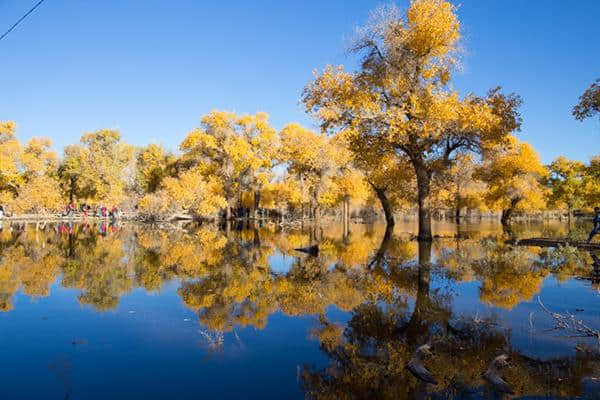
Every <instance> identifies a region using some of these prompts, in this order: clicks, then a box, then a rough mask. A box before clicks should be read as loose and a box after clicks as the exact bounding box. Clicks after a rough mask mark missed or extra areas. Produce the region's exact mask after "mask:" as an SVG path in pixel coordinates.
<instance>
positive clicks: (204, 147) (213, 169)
mask: <svg viewBox="0 0 600 400" xmlns="http://www.w3.org/2000/svg"><path fill="white" fill-rule="evenodd" d="M277 148H278V137H277V134H276V132H275V130H273V128H271V126H270V125H269V123H268V115H267V114H265V113H257V114H256V115H242V116H237V115H236V114H234V113H231V112H226V111H216V110H215V111H212V112H210V113H208V114H206V115H205V116H203V117H202V126H201V127H200V128H198V129H195V130H193V131H192V132H190V133H189V134H188V135H187V137H186V138H185V139H184V141H183V142H182V143H181V145H180V149H181V150H182V151H183V156H182V163H183V164H184V165H191V166H199V167H201V169H202V171H204V172H205V174H206V175H207V176H209V175H210V176H214V177H215V178H217V179H219V181H220V182H221V184H222V185H223V196H224V198H225V201H226V203H227V206H226V207H225V211H226V212H225V217H226V218H227V219H229V218H230V217H231V208H232V207H233V206H234V205H235V201H236V200H237V201H238V202H241V200H242V199H241V192H242V190H243V189H245V188H246V189H250V190H252V191H253V192H254V193H255V205H256V206H258V203H259V197H258V193H260V190H261V189H262V187H263V186H264V185H265V184H266V183H267V182H268V180H269V177H270V169H271V167H272V163H273V159H274V155H275V154H276V151H277Z"/></svg>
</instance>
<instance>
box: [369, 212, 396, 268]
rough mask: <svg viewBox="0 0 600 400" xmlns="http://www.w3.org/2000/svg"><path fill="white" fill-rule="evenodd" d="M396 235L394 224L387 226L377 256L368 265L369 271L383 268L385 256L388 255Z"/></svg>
mask: <svg viewBox="0 0 600 400" xmlns="http://www.w3.org/2000/svg"><path fill="white" fill-rule="evenodd" d="M393 233H394V223H393V222H392V223H391V224H387V225H386V226H385V233H384V234H383V238H382V239H381V244H380V245H379V249H378V250H377V253H375V256H373V260H371V262H370V263H369V265H368V268H369V269H377V268H381V267H382V266H383V261H384V260H385V254H386V253H387V251H388V249H389V248H390V245H391V243H392V235H393Z"/></svg>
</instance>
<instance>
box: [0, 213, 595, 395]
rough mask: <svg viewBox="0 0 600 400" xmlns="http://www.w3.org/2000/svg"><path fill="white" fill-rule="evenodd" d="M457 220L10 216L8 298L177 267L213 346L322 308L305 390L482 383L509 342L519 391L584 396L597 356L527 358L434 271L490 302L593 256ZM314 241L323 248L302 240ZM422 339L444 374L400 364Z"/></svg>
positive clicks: (114, 284) (127, 285)
mask: <svg viewBox="0 0 600 400" xmlns="http://www.w3.org/2000/svg"><path fill="white" fill-rule="evenodd" d="M248 228H249V229H248ZM454 229H455V228H454V227H451V229H450V230H449V232H451V234H452V235H454V233H452V232H454ZM461 229H463V230H462V231H461V232H459V235H456V236H458V237H460V239H459V238H456V239H438V240H436V241H435V242H434V243H433V244H432V243H427V242H420V243H417V242H415V241H411V240H410V236H406V235H405V239H402V235H394V233H393V232H392V231H391V230H389V229H388V230H384V228H383V227H381V226H364V225H357V226H354V227H353V228H352V232H350V233H349V232H348V230H347V229H343V228H342V227H339V228H338V227H326V228H324V229H323V230H320V231H319V232H317V233H315V232H314V230H312V229H307V230H306V231H302V230H297V231H289V232H281V231H277V230H276V229H274V228H259V227H258V226H249V227H244V229H242V230H237V229H233V230H232V229H219V228H218V227H212V226H192V225H190V226H186V227H181V226H180V227H171V229H148V226H137V225H127V226H125V227H119V226H111V225H106V224H104V225H103V224H102V223H101V224H99V225H88V224H80V225H73V226H71V225H66V224H59V225H46V226H37V227H36V226H35V225H30V226H26V227H24V226H21V225H7V224H5V225H4V226H3V229H2V230H1V231H0V310H2V311H10V310H12V309H13V298H14V296H15V294H16V293H17V291H19V290H20V289H21V290H22V291H23V292H24V293H25V294H26V295H28V296H30V297H44V296H48V295H50V287H51V286H52V284H53V283H54V282H56V280H57V279H58V278H59V277H61V278H60V279H61V280H60V284H61V285H62V286H64V287H68V288H74V289H77V290H79V295H78V299H79V301H80V303H81V304H86V305H90V306H92V307H94V308H95V309H97V310H100V311H104V310H111V309H115V308H116V307H117V305H118V304H119V301H120V298H121V296H123V295H124V294H126V293H128V292H130V291H131V290H132V289H133V288H136V287H141V288H144V289H145V290H147V291H149V292H158V291H160V290H161V289H162V288H163V286H164V285H165V283H167V282H170V281H174V280H175V281H178V282H179V289H178V294H179V296H180V297H181V299H182V301H183V303H184V304H185V305H186V306H187V307H189V308H191V309H193V310H195V311H196V312H197V314H198V318H199V322H200V324H201V325H202V327H203V330H202V331H203V332H205V334H206V335H208V337H211V338H218V340H216V341H215V343H216V342H219V346H222V345H223V335H224V333H227V332H232V331H234V329H235V328H236V327H244V326H253V327H256V328H259V329H261V328H264V327H265V326H266V325H267V322H268V318H269V316H270V315H271V314H273V313H274V312H276V311H279V310H280V311H282V312H283V313H285V314H287V315H290V316H296V315H306V314H315V315H319V316H320V317H319V324H318V327H317V328H315V330H314V332H313V336H314V337H315V338H316V339H317V340H318V342H319V344H320V348H321V350H322V351H323V352H324V353H325V354H326V355H327V356H328V358H329V360H330V363H329V365H328V366H327V367H326V368H323V369H318V368H317V369H315V368H311V367H308V366H307V367H305V368H304V369H303V370H302V371H301V384H302V387H303V389H304V390H305V393H306V396H307V397H309V398H317V399H329V398H331V399H355V398H356V399H360V398H383V399H386V398H390V399H391V398H394V399H404V398H406V399H412V398H415V397H419V396H428V395H432V396H434V398H447V397H449V396H450V397H452V396H454V397H458V398H460V397H461V396H462V397H463V398H469V396H471V397H473V396H474V397H481V396H486V395H487V394H489V393H487V392H486V390H489V389H488V388H486V387H485V386H484V384H483V380H482V378H481V375H482V373H483V372H484V371H485V370H486V368H487V366H488V364H489V362H490V361H491V360H492V359H493V358H494V356H496V355H498V354H500V352H503V351H506V352H508V353H509V355H510V356H511V359H512V361H511V363H510V366H509V367H507V368H505V369H504V370H503V373H504V374H505V376H506V379H507V381H508V382H510V383H511V385H513V390H514V391H515V392H516V393H517V394H553V395H566V396H573V395H580V394H581V393H582V391H583V387H582V384H581V380H582V378H583V377H584V376H587V375H593V374H599V373H600V371H599V369H598V368H599V367H598V365H599V360H598V358H597V357H596V356H593V355H592V353H586V352H582V351H580V352H578V353H577V355H576V356H574V357H570V358H560V359H556V360H552V361H540V360H536V359H532V358H528V357H527V356H525V355H523V354H519V352H518V351H516V350H515V349H511V347H510V343H509V339H508V335H507V334H506V332H503V331H501V330H500V329H498V328H497V327H496V326H495V325H494V324H491V323H487V322H485V321H484V322H481V321H479V322H478V321H474V320H473V319H472V318H471V319H469V318H468V317H465V318H462V317H461V316H457V315H454V313H453V311H452V296H451V293H449V291H447V290H444V288H439V287H436V288H433V287H432V284H431V283H432V276H434V275H442V276H444V277H446V278H448V280H449V281H451V282H453V283H456V282H462V281H478V282H480V286H479V287H480V293H479V295H480V300H481V301H482V302H485V303H489V304H492V305H495V306H499V307H503V308H506V309H511V308H513V307H515V306H516V305H517V304H519V303H521V302H523V301H528V300H531V299H532V298H533V296H534V295H535V294H536V293H538V292H539V291H540V288H541V286H542V282H543V279H544V277H546V276H548V275H549V274H554V275H555V276H556V277H557V278H558V279H559V280H561V279H562V280H564V279H567V278H568V277H572V276H573V275H583V274H585V273H586V272H585V271H586V269H589V265H590V263H591V258H590V256H589V255H588V254H587V253H582V252H579V251H577V250H576V249H571V248H563V249H558V250H541V251H540V250H539V249H531V248H519V247H513V246H510V245H507V244H505V243H504V238H505V237H503V236H502V235H503V233H502V231H501V230H499V229H498V228H493V229H492V230H489V231H486V230H485V229H481V228H479V229H478V228H476V227H469V226H462V227H461ZM543 229H547V227H544V228H543ZM535 233H536V232H530V235H532V236H533V235H535ZM513 234H515V233H514V232H513ZM518 234H519V235H520V234H522V231H519V233H518ZM315 240H318V242H319V248H320V251H319V254H318V255H317V256H316V257H315V256H310V255H303V254H300V253H297V252H295V251H294V249H295V248H298V247H303V246H306V245H307V244H310V243H313V242H314V241H315ZM275 255H280V256H284V257H286V258H288V259H291V260H292V261H291V267H290V268H289V270H285V271H283V272H278V273H276V272H274V270H273V268H272V262H273V261H272V256H275ZM331 305H334V306H335V307H337V308H338V309H340V310H343V311H346V312H349V313H350V316H351V318H350V320H349V321H348V323H347V324H345V325H340V324H337V323H335V322H333V321H329V320H328V319H327V317H326V314H327V313H326V311H327V308H328V307H329V306H331ZM426 342H431V343H433V352H434V357H433V358H431V359H428V360H426V361H425V362H426V363H427V367H428V369H429V370H430V371H431V372H432V373H433V374H434V376H435V377H436V379H437V381H438V384H437V385H435V386H429V387H425V386H423V385H421V384H419V382H417V380H416V378H414V377H413V376H412V375H411V374H410V373H409V372H408V371H407V370H406V369H405V365H406V363H407V362H408V360H409V359H410V357H411V355H412V353H413V351H414V349H415V348H416V347H418V346H419V345H421V344H423V343H426ZM215 347H218V346H215ZM436 396H437V397H436Z"/></svg>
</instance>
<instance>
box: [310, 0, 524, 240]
mask: <svg viewBox="0 0 600 400" xmlns="http://www.w3.org/2000/svg"><path fill="white" fill-rule="evenodd" d="M459 28H460V24H459V21H458V18H457V16H456V13H455V8H454V6H453V5H452V4H451V3H449V2H448V1H444V0H413V1H411V3H410V6H409V8H408V10H407V11H406V14H405V15H404V16H402V15H401V13H400V12H399V11H398V9H396V8H395V7H391V8H387V9H379V10H378V12H376V13H375V14H374V17H373V18H372V21H371V23H370V24H369V25H368V26H367V27H365V28H362V29H360V30H359V38H358V40H357V41H356V44H355V46H354V48H353V50H355V51H357V52H360V53H362V54H364V58H363V61H362V65H361V68H360V70H359V71H358V72H356V73H349V72H346V71H344V69H343V68H342V67H338V68H334V67H327V68H325V70H324V71H323V72H322V73H321V74H320V75H317V77H316V78H315V80H314V81H313V82H311V83H309V85H308V86H307V87H306V89H305V92H304V97H303V101H304V104H305V106H306V109H307V110H308V111H309V112H311V113H313V114H315V115H316V117H317V118H318V119H320V121H321V126H322V128H323V129H325V130H334V129H351V130H353V131H355V132H357V135H358V136H357V137H358V138H359V141H360V142H361V143H367V142H369V140H370V139H369V138H370V137H375V138H376V139H374V140H371V141H372V142H373V143H374V144H376V145H377V144H379V143H386V145H387V146H390V147H391V148H392V149H393V150H394V151H395V152H397V153H400V154H403V155H404V156H405V157H407V158H408V159H409V160H410V163H411V164H412V167H413V170H414V173H415V178H416V182H417V189H418V190H417V197H418V205H419V238H420V239H424V240H431V238H432V235H431V214H430V182H431V179H432V176H433V175H434V174H436V173H439V172H440V171H446V170H447V169H448V168H450V167H451V165H452V164H453V162H454V157H453V156H454V154H455V153H456V152H457V151H459V150H465V151H471V150H480V149H481V147H482V146H483V145H484V143H493V142H497V141H499V140H500V139H502V137H503V136H505V135H506V134H507V133H508V132H510V131H512V130H514V129H517V128H518V127H519V126H520V118H519V116H518V114H517V112H516V108H517V107H518V105H519V104H520V99H519V98H518V97H516V96H505V95H502V94H501V93H500V92H499V89H495V90H492V91H491V92H490V93H489V94H488V96H487V98H479V97H475V96H473V95H469V96H467V97H465V98H462V99H461V98H460V97H459V95H458V93H457V92H455V91H453V90H451V89H450V88H449V87H448V86H447V84H448V82H449V81H450V77H451V71H452V69H453V67H454V66H455V65H456V52H457V43H458V39H459V38H460V29H459ZM364 136H367V138H364ZM373 163H378V160H377V159H375V160H373Z"/></svg>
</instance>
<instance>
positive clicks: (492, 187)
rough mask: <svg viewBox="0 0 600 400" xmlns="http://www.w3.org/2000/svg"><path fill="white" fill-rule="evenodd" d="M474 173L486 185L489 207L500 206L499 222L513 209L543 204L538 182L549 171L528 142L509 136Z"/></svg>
mask: <svg viewBox="0 0 600 400" xmlns="http://www.w3.org/2000/svg"><path fill="white" fill-rule="evenodd" d="M488 153H489V154H487V156H486V158H485V161H484V163H483V165H482V166H481V167H480V168H479V169H478V170H477V171H476V172H475V174H474V177H475V178H476V179H479V180H481V181H483V182H485V183H486V184H487V185H488V187H487V191H486V193H485V195H484V199H485V201H486V203H487V205H488V207H489V208H490V209H492V210H494V209H496V210H502V218H501V221H502V224H503V225H507V224H508V223H509V222H510V220H511V218H512V216H513V215H514V212H515V211H518V210H523V211H525V210H536V209H538V210H539V209H542V208H544V207H545V194H546V193H545V191H544V188H543V186H542V185H541V180H542V179H544V178H545V177H546V176H547V174H548V171H547V170H546V168H545V167H544V166H543V165H542V164H541V162H540V158H539V156H538V154H537V153H536V151H535V150H534V149H533V147H531V145H530V144H529V143H525V142H520V141H519V140H518V139H517V138H515V137H514V136H509V137H508V140H507V144H505V145H498V146H497V147H496V148H495V149H493V150H490V151H489V152H488Z"/></svg>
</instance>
